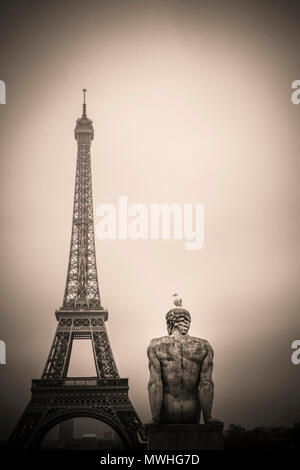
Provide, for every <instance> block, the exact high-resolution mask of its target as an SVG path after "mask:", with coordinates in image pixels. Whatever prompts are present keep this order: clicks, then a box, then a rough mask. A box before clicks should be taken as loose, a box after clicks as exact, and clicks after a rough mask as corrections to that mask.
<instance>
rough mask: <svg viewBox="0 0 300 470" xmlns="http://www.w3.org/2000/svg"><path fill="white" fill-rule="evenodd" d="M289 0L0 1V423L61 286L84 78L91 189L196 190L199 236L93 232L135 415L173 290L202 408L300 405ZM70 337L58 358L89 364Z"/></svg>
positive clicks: (178, 198)
mask: <svg viewBox="0 0 300 470" xmlns="http://www.w3.org/2000/svg"><path fill="white" fill-rule="evenodd" d="M299 14H300V4H299V2H297V1H293V0H290V1H266V0H263V1H260V2H253V1H233V0H229V1H227V2H224V1H222V0H218V1H216V0H210V1H200V0H199V1H197V0H185V1H179V0H178V1H175V0H164V1H155V0H150V1H148V2H143V1H129V0H122V1H117V0H112V1H108V0H107V1H93V0H87V1H83V0H82V1H79V0H72V1H68V0H65V1H63V2H62V1H51V2H50V1H47V2H38V1H35V2H31V1H18V2H17V1H10V2H2V3H1V12H0V38H1V43H0V79H2V80H5V81H6V84H7V104H6V105H1V106H0V135H1V139H0V171H1V173H0V178H1V185H0V191H1V199H0V210H1V235H0V236H1V243H0V255H1V258H0V259H1V278H0V279H1V307H0V309H1V310H0V338H1V339H2V340H5V342H6V345H7V365H5V366H1V367H0V417H1V419H0V439H6V438H7V436H8V435H9V433H10V431H11V430H12V428H13V426H14V424H15V422H16V420H17V418H18V417H19V415H20V413H21V412H22V411H23V409H24V407H25V405H26V404H27V402H28V400H29V398H30V381H31V379H32V378H39V377H40V376H41V373H42V369H43V367H44V364H45V361H46V358H47V355H48V352H49V348H50V345H51V342H52V339H53V335H54V332H55V328H56V320H55V316H54V311H55V309H56V308H59V307H60V306H61V304H62V297H63V291H64V286H65V278H66V271H67V261H68V255H69V244H70V235H71V221H72V205H73V191H74V181H75V165H76V141H75V139H74V133H73V130H74V126H75V121H76V118H77V117H79V116H80V114H81V103H82V92H81V89H82V88H83V87H85V88H87V89H88V95H87V103H88V106H87V111H88V116H89V117H90V118H91V119H93V121H94V128H95V139H94V141H93V144H92V173H93V193H94V208H95V209H96V207H97V206H98V205H99V204H100V203H103V202H108V203H113V204H117V201H118V197H119V195H127V196H128V202H129V204H130V203H133V202H137V203H141V204H145V205H148V204H151V203H162V202H165V203H174V202H178V203H180V204H183V203H193V204H196V203H203V204H204V205H205V242H204V248H203V249H202V250H201V251H198V252H197V251H194V252H188V251H185V249H184V241H174V240H170V241H168V240H158V241H153V240H144V241H132V240H125V241H117V240H115V241H108V240H103V241H100V240H96V249H97V262H98V273H99V279H100V291H101V298H102V304H103V306H104V307H106V308H108V310H109V321H108V323H107V329H108V333H109V338H110V342H111V345H112V349H113V352H114V356H115V359H116V362H117V365H118V369H119V372H120V375H121V376H122V377H129V385H130V392H129V395H130V398H131V400H132V402H133V404H134V406H135V407H136V409H137V412H138V414H139V415H140V417H141V419H142V420H143V421H146V420H149V419H150V409H149V405H148V396H147V382H148V364H147V357H146V348H147V345H148V343H149V341H150V339H151V338H153V337H157V336H162V335H164V334H166V326H165V318H164V317H165V314H166V312H167V311H168V310H169V309H170V308H171V305H172V304H171V295H172V294H173V293H174V292H179V293H180V294H181V295H182V297H183V301H184V302H183V305H184V307H185V308H187V309H189V311H190V312H191V316H192V324H191V330H190V332H191V334H192V335H194V336H199V337H202V338H206V339H208V340H209V341H210V343H211V344H212V346H213V348H214V350H215V366H214V381H215V402H214V415H215V416H216V417H218V418H220V419H223V420H224V421H225V425H226V426H227V425H229V424H230V423H236V424H242V425H243V426H245V427H254V426H258V425H287V426H288V425H292V424H293V423H294V422H295V421H297V420H299V419H300V406H299V385H300V384H299V382H300V381H299V379H300V365H299V366H298V367H297V366H295V365H293V364H292V363H291V353H292V350H291V343H292V341H293V340H294V339H299V336H300V324H299V323H300V322H299V310H300V289H299V279H300V259H299V253H300V190H299V174H300V173H299V172H300V139H299V125H300V106H296V105H293V104H292V103H291V83H292V82H293V81H294V80H296V79H300V62H299V60H300V59H299V57H300V33H299V20H298V19H299V17H300V16H299ZM98 221H99V220H97V217H95V223H97V222H98ZM76 347H77V346H76ZM82 347H83V349H82V352H79V351H78V350H77V351H76V348H75V350H74V358H73V359H72V361H73V362H72V364H71V367H72V368H73V372H74V373H78V374H79V375H81V374H84V373H86V375H89V374H90V366H91V362H90V357H89V353H90V351H89V350H88V348H86V346H85V345H84V344H82Z"/></svg>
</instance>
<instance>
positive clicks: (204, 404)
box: [199, 344, 220, 424]
mask: <svg viewBox="0 0 300 470" xmlns="http://www.w3.org/2000/svg"><path fill="white" fill-rule="evenodd" d="M213 359H214V351H213V349H212V347H211V346H210V345H209V344H208V345H207V354H206V356H205V358H204V361H203V363H202V367H201V376H200V383H199V398H200V403H201V409H202V413H203V419H204V422H205V424H210V423H220V421H219V420H217V419H214V418H212V416H211V411H212V405H213V399H214V383H213V380H212V372H213Z"/></svg>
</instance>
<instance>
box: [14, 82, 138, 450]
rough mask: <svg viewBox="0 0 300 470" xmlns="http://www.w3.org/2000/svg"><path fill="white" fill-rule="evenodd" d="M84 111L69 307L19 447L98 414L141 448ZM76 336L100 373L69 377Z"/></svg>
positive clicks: (19, 428)
mask: <svg viewBox="0 0 300 470" xmlns="http://www.w3.org/2000/svg"><path fill="white" fill-rule="evenodd" d="M85 93H86V89H84V90H83V94H84V99H83V113H82V116H81V118H79V119H77V122H76V128H75V139H76V140H77V145H78V153H77V168H76V179H75V195H74V206H73V225H72V236H71V247H70V257H69V265H68V273H67V281H66V287H65V292H64V299H63V306H62V307H61V308H60V309H58V310H56V312H55V315H56V319H57V321H58V324H57V329H56V333H55V336H54V340H53V343H52V346H51V349H50V353H49V356H48V359H47V362H46V365H45V368H44V371H43V374H42V377H41V379H39V380H32V388H31V392H32V397H31V400H30V402H29V404H28V405H27V407H26V408H25V411H24V412H23V415H22V416H21V418H20V420H19V422H18V423H17V425H16V427H15V429H14V431H13V433H12V435H11V436H10V439H9V441H8V443H9V444H10V445H11V446H13V447H16V448H21V449H31V448H35V447H39V445H40V443H41V441H42V440H43V438H44V436H45V435H46V434H47V432H48V431H49V430H50V429H52V428H53V427H54V426H56V425H57V424H59V423H60V422H62V421H64V420H66V419H70V418H75V417H89V418H95V419H98V420H100V421H103V422H104V423H106V424H108V425H109V426H111V427H112V428H113V429H114V431H115V432H116V433H117V434H118V435H119V437H120V439H121V441H122V443H123V445H124V447H127V448H128V447H129V448H135V447H139V446H140V443H141V440H144V438H145V434H144V428H143V425H142V423H141V421H140V419H139V417H138V415H137V413H136V411H135V409H134V407H133V406H132V404H131V402H130V400H129V398H128V379H127V378H120V377H119V373H118V370H117V366H116V363H115V361H114V357H113V354H112V350H111V346H110V343H109V339H108V335H107V331H106V327H105V322H106V321H107V319H108V311H107V310H105V309H104V308H103V307H102V306H101V301H100V294H99V286H98V277H97V267H96V252H95V240H94V218H93V199H92V177H91V154H90V148H91V141H92V140H93V138H94V129H93V125H92V121H91V120H90V119H88V117H87V114H86V102H85ZM74 339H76V340H77V339H90V340H91V342H92V347H93V354H94V360H95V366H96V373H97V376H96V377H88V378H86V377H84V378H83V377H76V378H74V377H72V378H68V377H67V373H68V367H69V362H70V356H71V351H72V343H73V340H74Z"/></svg>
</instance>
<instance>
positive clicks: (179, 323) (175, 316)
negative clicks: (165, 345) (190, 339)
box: [166, 308, 191, 335]
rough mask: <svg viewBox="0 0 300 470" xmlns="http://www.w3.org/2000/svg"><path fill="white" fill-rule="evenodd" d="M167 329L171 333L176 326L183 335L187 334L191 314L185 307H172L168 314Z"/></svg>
mask: <svg viewBox="0 0 300 470" xmlns="http://www.w3.org/2000/svg"><path fill="white" fill-rule="evenodd" d="M166 322H167V329H168V333H169V335H171V334H172V333H173V330H174V328H178V330H179V332H180V333H181V334H182V335H186V334H187V332H188V331H189V328H190V324H191V315H190V313H189V312H188V311H187V310H186V309H185V308H172V310H170V311H169V312H168V313H167V315H166Z"/></svg>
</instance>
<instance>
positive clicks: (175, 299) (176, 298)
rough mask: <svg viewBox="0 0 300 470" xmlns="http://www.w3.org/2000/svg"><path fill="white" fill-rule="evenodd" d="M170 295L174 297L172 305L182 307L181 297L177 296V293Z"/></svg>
mask: <svg viewBox="0 0 300 470" xmlns="http://www.w3.org/2000/svg"><path fill="white" fill-rule="evenodd" d="M172 297H174V305H175V306H176V307H182V299H181V298H180V297H179V295H178V294H173V295H172Z"/></svg>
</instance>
